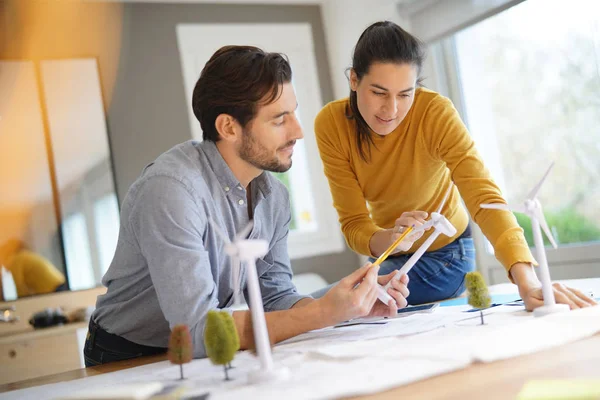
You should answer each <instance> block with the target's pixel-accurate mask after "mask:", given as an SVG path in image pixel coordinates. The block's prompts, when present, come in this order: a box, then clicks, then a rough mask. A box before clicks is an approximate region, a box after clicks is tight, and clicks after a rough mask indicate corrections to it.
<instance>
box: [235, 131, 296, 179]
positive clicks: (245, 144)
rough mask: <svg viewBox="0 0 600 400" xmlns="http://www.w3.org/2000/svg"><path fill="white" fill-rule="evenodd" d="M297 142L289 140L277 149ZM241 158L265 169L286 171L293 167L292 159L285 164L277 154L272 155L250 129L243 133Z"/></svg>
mask: <svg viewBox="0 0 600 400" xmlns="http://www.w3.org/2000/svg"><path fill="white" fill-rule="evenodd" d="M295 142H296V141H295V140H292V141H289V142H288V143H286V144H285V145H283V146H281V147H280V148H279V149H277V150H280V149H283V148H285V147H288V146H290V145H293V144H294V143H295ZM240 158H241V159H242V160H244V161H246V162H247V163H249V164H251V165H253V166H254V167H256V168H258V169H261V170H263V171H271V172H286V171H287V170H288V169H290V168H291V167H292V160H291V159H290V163H289V164H283V163H282V162H281V161H279V158H278V157H277V156H276V155H275V156H272V157H271V156H270V154H269V150H267V149H266V148H265V147H264V146H263V145H261V144H260V143H259V142H258V141H257V140H256V139H255V138H254V135H253V134H252V132H250V131H244V133H243V136H242V145H241V147H240Z"/></svg>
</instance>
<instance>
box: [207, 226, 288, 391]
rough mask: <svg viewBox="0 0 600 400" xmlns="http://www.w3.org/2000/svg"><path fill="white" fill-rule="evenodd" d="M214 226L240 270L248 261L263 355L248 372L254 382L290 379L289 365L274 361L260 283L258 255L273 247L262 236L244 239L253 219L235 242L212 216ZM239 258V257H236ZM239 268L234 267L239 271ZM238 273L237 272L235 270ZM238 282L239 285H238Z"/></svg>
mask: <svg viewBox="0 0 600 400" xmlns="http://www.w3.org/2000/svg"><path fill="white" fill-rule="evenodd" d="M209 223H210V224H211V225H212V227H213V229H214V230H215V232H217V234H218V235H219V236H221V238H222V239H223V240H224V241H225V252H226V253H227V254H228V255H229V257H231V259H232V263H234V262H237V263H238V265H237V269H238V273H237V276H238V277H239V276H240V273H239V268H240V262H244V263H245V264H246V267H247V268H246V270H247V271H248V273H247V279H246V283H247V285H248V294H249V295H250V312H251V313H252V328H253V330H254V343H255V345H256V352H257V354H258V357H259V358H260V369H258V370H254V371H251V372H250V373H249V374H248V380H249V381H250V382H251V383H260V382H268V381H273V380H278V379H287V378H288V377H289V375H290V373H289V369H287V368H286V367H282V366H278V367H277V369H275V367H274V365H273V355H272V354H271V342H270V341H269V331H268V330H267V322H266V320H265V311H264V308H263V302H262V295H261V293H260V286H259V283H258V273H257V271H256V259H257V258H260V257H263V256H264V255H265V254H267V252H268V251H269V243H268V242H267V241H266V240H261V239H244V237H245V236H246V235H248V233H249V232H250V230H252V221H250V223H249V224H248V225H246V227H244V229H242V231H241V232H240V233H238V234H237V235H235V239H234V241H233V243H232V242H231V241H230V240H229V238H228V237H227V235H225V233H223V232H222V231H221V230H220V229H219V227H218V226H217V224H216V222H214V221H213V220H212V219H210V220H209ZM234 260H235V261H234ZM235 269H236V268H234V271H235ZM234 275H236V273H235V272H234ZM237 282H238V283H237V284H236V283H234V290H235V291H236V292H234V296H235V293H239V280H238V281H237ZM236 286H237V287H236Z"/></svg>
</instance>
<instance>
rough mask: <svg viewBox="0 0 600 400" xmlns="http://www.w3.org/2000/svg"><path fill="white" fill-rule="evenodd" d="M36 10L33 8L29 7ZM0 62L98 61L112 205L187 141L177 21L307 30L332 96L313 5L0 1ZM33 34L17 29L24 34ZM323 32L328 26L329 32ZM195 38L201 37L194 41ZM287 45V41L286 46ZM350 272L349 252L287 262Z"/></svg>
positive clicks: (353, 263) (298, 268) (329, 272)
mask: <svg viewBox="0 0 600 400" xmlns="http://www.w3.org/2000/svg"><path fill="white" fill-rule="evenodd" d="M32 4H35V7H34V6H33V5H32ZM0 12H1V13H3V15H0V21H5V22H7V23H6V24H4V23H3V28H0V29H4V32H0V36H2V37H3V38H5V39H0V58H4V59H5V58H11V59H15V58H17V59H51V58H67V57H97V58H98V65H99V72H100V76H101V83H102V90H103V96H104V103H105V107H106V109H107V110H108V112H107V118H108V131H109V139H110V146H111V150H112V158H113V165H114V168H115V175H116V176H115V177H116V187H117V192H118V195H119V199H121V200H122V199H123V198H124V196H125V193H126V192H127V189H128V187H129V186H130V185H131V183H132V182H133V181H134V180H135V179H136V177H137V176H138V175H139V173H140V172H141V171H142V169H143V167H144V166H145V165H146V164H148V163H149V162H151V161H152V160H153V159H154V158H156V157H157V156H158V155H159V154H161V153H162V152H163V151H165V150H167V149H169V148H170V147H171V146H173V145H175V144H177V143H180V142H182V141H185V140H188V139H190V138H191V133H190V129H189V125H188V118H187V115H186V108H185V107H186V105H185V96H184V92H183V90H184V86H183V78H182V73H181V70H182V69H181V66H180V64H179V54H178V50H177V41H176V36H175V26H176V24H177V23H186V22H187V23H191V22H194V23H202V22H211V23H219V22H222V23H227V22H272V21H278V22H309V23H310V24H311V25H312V27H313V34H314V42H315V53H316V57H317V68H318V74H319V79H320V82H321V95H322V98H323V99H324V101H326V102H328V101H331V100H333V99H334V98H335V97H336V96H334V93H333V90H332V85H331V79H330V68H329V63H328V57H327V51H326V48H325V44H324V32H323V26H324V24H323V23H322V19H321V13H320V8H319V6H316V5H307V6H258V5H256V6H255V5H243V6H242V5H213V4H150V3H128V4H125V5H120V4H117V3H92V2H89V3H75V2H58V3H55V2H53V3H52V4H48V3H47V2H31V1H28V2H16V1H0ZM25 26H27V27H34V26H35V29H28V30H27V31H26V30H24V27H25ZM329 28H331V27H329ZM199 40H201V38H199ZM290 41H293V38H290ZM357 265H358V261H357V257H356V255H355V254H354V253H353V252H351V251H350V250H346V251H345V252H343V253H338V254H332V255H327V256H319V257H311V258H305V259H300V260H295V261H294V262H293V269H294V271H295V273H301V272H309V271H311V272H317V273H320V274H321V275H322V276H323V277H324V278H325V279H326V280H328V281H330V282H332V281H335V280H337V279H340V278H341V277H343V276H345V275H347V274H348V273H350V272H351V271H353V270H354V269H355V268H356V267H357Z"/></svg>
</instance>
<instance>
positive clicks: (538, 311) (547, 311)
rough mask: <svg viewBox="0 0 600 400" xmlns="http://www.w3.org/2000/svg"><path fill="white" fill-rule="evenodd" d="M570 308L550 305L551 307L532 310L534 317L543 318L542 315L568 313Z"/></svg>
mask: <svg viewBox="0 0 600 400" xmlns="http://www.w3.org/2000/svg"><path fill="white" fill-rule="evenodd" d="M570 309H571V307H569V305H568V304H552V305H551V306H541V307H538V308H536V309H535V310H533V315H534V316H535V317H543V316H544V315H548V314H554V313H558V312H565V311H569V310H570Z"/></svg>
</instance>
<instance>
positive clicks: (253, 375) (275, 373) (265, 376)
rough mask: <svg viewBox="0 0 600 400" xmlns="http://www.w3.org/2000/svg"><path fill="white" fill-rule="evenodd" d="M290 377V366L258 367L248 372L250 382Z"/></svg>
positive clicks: (283, 379)
mask: <svg viewBox="0 0 600 400" xmlns="http://www.w3.org/2000/svg"><path fill="white" fill-rule="evenodd" d="M289 378H290V370H289V368H287V367H282V366H278V367H277V369H275V368H273V369H267V370H265V369H257V370H254V371H251V372H249V373H248V382H250V383H263V382H273V381H285V380H288V379H289Z"/></svg>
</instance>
